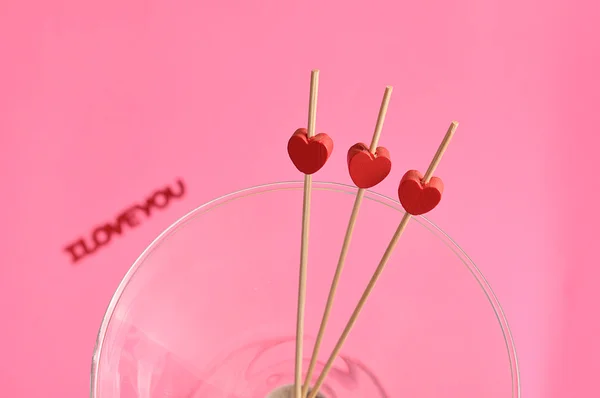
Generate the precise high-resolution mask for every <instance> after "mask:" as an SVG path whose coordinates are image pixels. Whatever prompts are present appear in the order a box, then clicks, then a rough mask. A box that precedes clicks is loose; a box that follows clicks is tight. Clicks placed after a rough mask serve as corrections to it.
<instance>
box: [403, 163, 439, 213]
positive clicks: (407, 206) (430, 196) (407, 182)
mask: <svg viewBox="0 0 600 398" xmlns="http://www.w3.org/2000/svg"><path fill="white" fill-rule="evenodd" d="M422 181H423V175H422V174H421V173H419V172H418V171H417V170H409V171H407V172H406V174H404V177H402V180H400V185H399V186H398V198H399V199H400V203H401V204H402V207H404V210H406V212H407V213H409V214H412V215H413V216H418V215H421V214H425V213H427V212H429V211H431V210H433V209H434V208H435V207H436V206H437V205H438V203H440V200H442V193H443V192H444V183H443V182H442V180H441V179H440V178H438V177H431V180H429V182H428V183H427V184H423V182H422Z"/></svg>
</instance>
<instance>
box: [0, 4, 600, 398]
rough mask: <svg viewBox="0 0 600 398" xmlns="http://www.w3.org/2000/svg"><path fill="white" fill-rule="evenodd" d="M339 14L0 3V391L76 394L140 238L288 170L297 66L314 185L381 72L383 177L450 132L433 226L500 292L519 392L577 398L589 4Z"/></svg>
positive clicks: (592, 388)
mask: <svg viewBox="0 0 600 398" xmlns="http://www.w3.org/2000/svg"><path fill="white" fill-rule="evenodd" d="M350 4H351V3H348V2H323V1H319V2H294V3H292V2H280V1H262V2H248V1H241V0H240V1H221V2H216V1H215V2H212V3H207V2H192V1H183V2H167V1H166V0H162V1H151V0H146V1H141V0H132V1H127V2H117V1H114V0H109V1H103V2H100V1H95V2H80V1H74V0H62V1H49V2H41V1H15V0H13V1H4V2H2V4H1V5H0V37H1V39H0V52H1V54H2V63H1V65H0V68H1V71H2V74H1V75H0V76H1V77H0V88H1V90H2V95H1V96H0V139H1V141H0V145H1V148H2V154H3V157H2V160H1V163H0V168H1V170H2V175H3V178H4V187H5V189H4V191H3V196H2V205H3V206H2V213H1V219H2V222H3V224H4V226H5V227H4V230H3V231H4V234H3V238H4V239H2V244H1V245H2V246H1V250H0V256H1V257H0V264H1V268H0V298H1V299H2V300H1V304H0V310H1V311H2V314H3V315H4V320H3V326H4V327H3V329H2V332H1V333H2V339H1V340H0V353H1V355H0V356H1V357H2V362H0V386H1V387H2V389H3V391H2V394H1V395H3V396H4V395H6V396H11V395H12V396H22V397H33V396H42V395H46V396H56V397H58V396H65V397H75V396H83V395H85V394H87V391H88V387H89V386H88V384H89V365H90V355H91V352H92V348H93V341H94V339H95V335H96V333H97V329H98V326H99V323H100V319H101V317H102V314H103V312H104V310H105V308H106V305H107V303H108V300H109V298H110V296H111V294H112V292H113V291H114V289H115V288H116V286H117V284H118V282H119V280H120V279H121V277H122V276H123V274H124V273H125V271H126V270H127V268H128V267H129V265H130V264H131V263H132V262H133V260H134V259H135V258H136V257H137V256H138V255H139V253H140V252H141V251H142V250H143V248H144V247H145V246H147V244H148V243H149V242H150V241H151V240H152V239H153V238H154V237H155V236H156V235H157V234H158V233H159V232H160V231H161V230H163V229H164V228H165V227H167V226H168V225H169V224H170V223H172V222H173V221H174V220H176V219H177V218H178V217H179V216H181V215H183V214H184V213H186V212H187V211H188V210H190V209H192V208H194V207H195V206H197V205H199V204H200V203H202V202H205V201H207V200H209V199H212V198H214V197H216V196H219V195H221V194H224V193H227V192H229V191H232V190H236V189H239V188H243V187H247V186H249V185H255V184H258V183H264V182H269V181H275V180H287V179H296V178H298V175H297V172H296V171H295V170H294V169H293V166H292V165H291V164H290V162H289V160H288V159H287V154H286V152H285V143H286V142H287V139H288V138H289V135H290V134H291V133H292V132H293V131H294V130H295V129H296V128H297V127H299V126H301V125H302V124H304V123H305V120H306V103H307V98H308V79H309V70H310V69H311V68H314V67H318V68H320V69H321V87H320V97H319V111H318V112H319V113H318V120H317V129H318V130H323V131H326V132H328V133H329V134H330V135H331V136H332V138H333V139H334V140H335V143H336V147H337V148H338V151H337V152H334V155H333V156H332V159H331V161H330V164H328V166H327V167H326V168H325V169H324V170H322V171H321V172H320V173H319V175H318V179H320V180H336V181H340V182H349V177H348V176H347V172H346V165H345V162H344V161H343V155H344V151H345V148H348V147H349V146H350V145H352V144H354V143H355V142H357V141H364V140H368V137H369V136H370V134H371V132H372V129H373V126H374V124H375V119H376V115H377V108H378V106H379V102H380V100H381V95H382V94H383V89H384V86H385V85H388V84H389V85H393V86H395V90H394V95H393V97H392V100H391V104H390V114H389V116H388V118H387V120H386V125H385V127H384V133H383V137H382V139H381V145H384V146H386V147H388V148H389V149H390V151H391V152H392V156H393V159H394V167H395V172H393V173H394V174H395V175H396V177H397V178H399V175H397V174H396V173H401V171H400V170H402V171H404V170H406V169H409V168H415V167H417V168H421V169H423V168H425V167H426V164H427V161H428V160H429V158H430V157H431V155H432V153H433V151H434V150H435V147H436V145H437V143H438V141H439V139H440V138H441V136H442V135H443V133H444V131H445V129H446V127H447V125H448V122H449V121H450V120H452V119H457V120H459V121H460V122H461V125H460V127H459V130H458V133H457V136H456V138H455V139H454V141H453V143H452V146H451V150H450V151H449V152H448V154H447V156H445V158H444V160H443V162H442V165H441V166H440V168H439V174H440V175H441V176H442V177H443V178H444V182H445V183H446V192H445V199H444V202H443V204H442V205H441V206H440V207H439V208H438V209H436V210H435V212H434V213H432V215H431V218H432V219H433V220H434V221H435V222H436V223H437V224H439V225H440V226H441V227H442V228H444V229H445V230H446V231H447V232H448V233H449V234H450V235H451V236H453V238H455V239H456V240H457V241H458V242H459V244H461V246H463V248H464V249H465V250H466V251H467V252H468V253H469V254H470V255H471V256H472V258H473V259H474V261H475V263H477V264H478V265H479V267H480V268H481V270H482V271H483V273H484V274H485V275H486V276H487V278H488V280H489V281H490V283H491V284H492V286H493V287H494V289H495V291H496V293H497V295H498V297H499V299H500V301H501V302H502V303H503V306H504V309H505V312H506V314H507V316H508V318H509V321H510V322H511V325H512V329H513V334H514V337H515V341H516V344H517V350H518V353H519V355H520V364H521V373H522V380H523V395H524V396H528V397H551V396H556V397H559V396H560V397H564V396H578V395H579V396H597V395H598V385H597V384H596V383H595V380H594V375H596V373H597V369H598V361H597V358H598V356H599V355H600V353H599V352H598V351H599V347H598V343H597V342H596V340H595V339H596V337H595V336H598V335H600V330H599V327H600V325H599V324H598V321H597V320H596V319H589V318H588V315H589V314H595V312H597V310H596V306H595V303H597V302H598V301H599V298H598V293H594V296H593V297H592V296H591V295H592V290H593V289H594V286H593V285H595V282H594V281H595V280H597V277H598V271H597V268H595V267H594V266H597V264H598V261H597V259H596V258H595V257H593V256H592V255H594V254H595V252H594V249H593V248H594V245H595V242H594V241H593V236H595V235H597V234H596V233H595V229H596V227H595V226H596V225H597V223H598V221H600V220H599V219H598V215H597V211H596V210H595V209H594V207H592V206H593V205H595V204H596V203H597V201H598V199H600V197H599V195H598V191H599V190H598V183H597V181H596V180H595V179H594V176H593V171H594V169H597V163H596V159H597V156H596V152H597V150H596V147H597V144H598V138H597V134H596V132H595V130H596V129H597V125H598V112H597V109H596V108H597V104H598V101H599V98H598V92H600V89H599V87H598V80H597V76H596V75H595V73H596V71H597V70H598V68H599V66H600V60H599V59H598V57H599V55H598V54H600V51H598V50H599V48H598V44H597V37H598V32H597V21H596V19H597V18H596V16H597V11H598V10H597V6H596V5H589V6H588V5H585V4H584V2H567V1H564V2H558V1H555V2H542V1H526V2H522V1H513V0H510V1H500V0H494V1H486V2H482V1H477V0H463V1H458V2H443V1H421V2H410V3H399V2H396V1H386V2H380V1H371V2H369V3H368V7H367V6H360V7H359V6H355V5H350ZM590 4H591V2H590ZM222 145H227V151H225V149H224V148H223V147H222ZM339 149H341V150H339ZM178 178H181V179H182V180H183V181H184V182H185V186H186V192H185V196H184V197H182V198H181V199H178V200H173V201H171V202H170V203H169V204H168V206H167V207H165V208H164V209H162V210H160V211H158V210H157V211H153V212H152V214H151V215H150V216H149V217H148V216H146V213H144V211H143V210H138V211H137V212H136V213H135V214H137V216H136V221H132V220H131V218H129V216H128V217H127V220H126V221H124V222H123V223H122V225H123V230H124V231H122V235H121V236H120V237H119V236H116V235H113V238H112V240H111V243H110V244H108V245H106V246H104V247H103V248H101V249H99V250H98V251H96V252H95V253H94V254H93V255H91V256H89V257H87V258H85V259H83V260H81V261H80V262H79V263H77V265H76V266H73V265H72V264H71V263H70V258H69V256H68V254H67V253H65V252H64V251H63V248H64V247H65V246H66V245H68V244H70V243H71V242H73V241H74V240H76V239H78V238H79V237H85V238H86V239H89V236H90V234H91V233H92V231H93V230H94V229H95V228H96V227H97V226H102V225H104V224H106V223H107V222H109V221H110V222H113V223H114V222H115V221H116V220H118V216H119V215H122V214H123V213H124V212H125V210H127V209H130V208H131V207H132V206H135V205H136V204H137V205H142V206H143V205H144V204H145V203H147V199H148V198H149V197H151V196H152V195H153V193H154V191H155V190H157V189H162V188H165V187H166V186H170V187H173V189H175V187H176V180H177V179H178ZM396 184H397V179H394V178H388V179H387V180H386V181H385V182H384V183H383V184H382V185H381V186H379V187H378V188H377V191H378V192H381V193H384V194H387V195H393V193H394V192H395V189H396ZM579 187H581V188H579ZM132 224H139V225H136V226H135V227H134V228H132V227H131V226H130V225H132ZM115 236H116V237H115Z"/></svg>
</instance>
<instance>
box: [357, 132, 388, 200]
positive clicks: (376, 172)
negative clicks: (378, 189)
mask: <svg viewBox="0 0 600 398" xmlns="http://www.w3.org/2000/svg"><path fill="white" fill-rule="evenodd" d="M347 158H348V171H349V172H350V178H352V181H353V182H354V184H355V185H356V186H357V187H359V188H364V189H367V188H371V187H374V186H375V185H377V184H379V183H380V182H381V181H383V180H384V179H385V177H387V176H388V174H390V171H391V170H392V161H391V159H390V151H388V150H387V149H386V148H384V147H382V146H380V147H377V150H376V151H375V154H372V153H371V151H370V150H369V148H368V147H367V146H366V145H365V144H363V143H358V144H355V145H353V146H351V147H350V149H349V150H348V157H347Z"/></svg>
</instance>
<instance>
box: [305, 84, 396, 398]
mask: <svg viewBox="0 0 600 398" xmlns="http://www.w3.org/2000/svg"><path fill="white" fill-rule="evenodd" d="M392 89H393V88H392V87H390V86H388V87H386V88H385V92H384V94H383V100H382V101H381V107H380V108H379V115H378V116H377V124H376V125H375V132H374V133H373V138H372V139H371V147H370V151H371V153H372V154H375V151H376V150H377V144H378V143H379V137H381V130H382V129H383V122H384V120H385V115H386V113H387V109H388V105H389V103H390V97H391V95H392ZM365 191H366V190H365V189H363V188H360V189H359V190H358V193H357V194H356V199H355V200H354V207H353V208H352V213H351V215H350V221H349V222H348V227H347V228H346V235H345V237H344V243H343V244H342V250H341V252H340V257H339V259H338V263H337V268H336V269H335V274H334V276H333V281H332V282H331V288H330V289H329V296H328V297H327V304H326V305H325V311H324V312H323V318H322V319H321V326H320V327H319V332H318V333H317V338H316V340H315V345H314V348H313V352H312V356H311V358H310V364H309V366H308V371H307V373H306V377H305V379H304V387H303V388H302V397H305V396H306V394H307V393H308V389H309V388H310V379H311V378H312V375H313V372H314V370H315V366H316V364H317V359H318V355H319V350H320V348H321V343H322V342H323V335H324V334H325V329H326V328H327V322H328V321H329V315H330V313H331V308H332V307H333V301H334V299H335V294H336V291H337V287H338V283H339V280H340V276H341V275H342V270H343V269H344V263H345V261H346V256H347V254H348V249H349V247H350V242H351V241H352V233H353V232H354V225H355V224H356V219H357V218H358V213H359V210H360V206H361V204H362V200H363V198H364V196H365Z"/></svg>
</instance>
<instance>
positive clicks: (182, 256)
mask: <svg viewBox="0 0 600 398" xmlns="http://www.w3.org/2000/svg"><path fill="white" fill-rule="evenodd" d="M302 189H303V184H302V182H285V183H276V184H270V185H264V186H258V187H254V188H250V189H246V190H243V191H239V192H236V193H232V194H229V195H226V196H224V197H221V198H219V199H216V200H214V201H212V202H209V203H207V204H205V205H203V206H201V207H199V208H197V209H196V210H194V211H192V212H191V213H189V214H188V215H186V216H185V217H183V218H182V219H180V220H179V221H177V222H176V223H175V224H173V225H172V226H171V227H170V228H168V229H167V230H166V231H165V232H163V233H162V234H161V235H160V236H159V237H158V238H157V239H156V240H155V241H154V242H153V243H152V244H151V245H150V246H149V247H148V248H147V249H146V250H145V251H144V253H143V254H142V255H141V256H140V258H139V259H138V260H137V261H136V262H135V264H133V266H132V267H131V269H130V270H129V271H128V273H127V274H126V275H125V277H124V279H123V281H122V282H121V284H120V286H119V287H118V289H117V291H116V293H115V294H114V296H113V298H112V300H111V302H110V304H109V307H108V310H107V312H106V315H105V317H104V319H103V321H102V325H101V328H100V332H99V335H98V340H97V343H96V347H95V352H94V356H93V364H92V376H91V396H92V397H94V398H116V397H122V398H131V397H141V398H155V397H186V398H203V397H210V398H221V397H222V398H264V397H266V396H268V395H269V393H270V392H271V391H273V390H275V389H277V388H279V387H281V386H283V385H286V384H289V383H291V382H293V373H294V335H295V325H296V323H295V322H296V300H297V286H298V264H299V253H300V226H301V216H302ZM356 191H357V190H356V188H354V187H350V186H345V185H340V184H333V183H314V184H313V193H312V212H311V228H310V245H309V253H310V254H309V262H308V282H307V302H306V319H305V333H306V335H305V343H304V357H305V366H304V369H305V370H306V367H307V363H308V360H309V356H310V354H311V352H312V344H313V341H314V337H315V334H316V332H317V330H318V327H319V323H320V320H321V316H322V313H323V308H324V304H325V301H326V298H327V293H328V290H329V286H330V282H331V278H332V276H333V273H334V269H335V266H336V263H337V258H338V255H339V251H340V248H341V244H342V241H343V237H344V233H345V229H346V226H347V223H348V219H349V216H350V212H351V209H352V205H353V203H354V198H355V195H356ZM402 215H403V210H402V208H401V206H400V205H399V203H398V202H397V201H395V200H392V199H389V198H387V197H384V196H381V195H378V194H376V193H372V192H368V193H367V194H366V195H365V200H364V201H363V205H362V207H361V211H360V214H359V217H358V221H357V224H356V228H355V232H354V236H353V241H352V244H351V246H350V251H349V254H348V259H347V262H346V266H345V268H344V272H343V275H342V278H341V281H340V286H339V289H338V294H337V296H336V297H337V298H336V301H335V305H334V308H333V311H332V315H331V319H330V321H329V326H328V328H327V333H326V337H325V339H324V342H323V346H322V349H321V354H320V356H319V367H320V366H322V365H323V363H324V362H325V361H326V360H327V358H328V356H329V353H330V352H331V350H332V347H333V345H334V344H335V342H336V340H337V338H338V336H339V334H340V333H341V330H342V329H343V327H344V325H345V323H346V321H347V320H348V317H349V315H350V313H351V311H352V309H353V308H354V306H355V304H356V302H357V301H358V298H359V296H360V295H361V293H362V291H363V289H364V287H365V286H366V284H367V282H368V280H369V278H370V276H371V274H372V272H373V270H374V269H375V267H376V265H377V263H378V262H379V259H380V257H381V255H382V254H383V252H384V250H385V247H386V245H387V244H388V242H389V240H390V238H391V236H392V235H393V233H394V231H395V229H396V227H397V225H398V222H399V221H400V219H401V217H402ZM319 367H318V368H317V371H316V372H315V376H318V374H319V372H318V370H319V369H320V368H319ZM321 392H322V394H323V396H324V397H326V398H335V397H340V398H342V397H343V398H352V397H361V398H365V397H370V398H377V397H419V398H433V397H436V398H438V397H451V398H454V397H456V398H458V397H460V398H468V397H478V398H479V397H486V398H509V397H513V398H516V397H519V396H520V394H519V377H518V370H517V359H516V355H515V349H514V345H513V341H512V338H511V335H510V331H509V327H508V324H507V321H506V318H505V316H504V314H503V313H502V309H501V307H500V304H499V303H498V300H497V299H496V297H495V296H494V294H493V292H492V290H491V288H490V287H489V285H488V284H487V282H486V281H485V279H484V277H483V275H482V274H481V273H480V272H479V270H478V269H477V267H476V266H475V265H474V264H473V262H472V261H471V260H470V259H469V258H468V257H467V255H466V254H465V253H464V252H463V251H462V250H461V249H460V248H459V247H458V246H457V245H456V244H455V243H454V242H453V241H452V240H451V239H450V238H449V237H448V236H447V235H446V234H445V233H443V232H442V231H441V230H440V229H439V228H437V227H436V226H435V225H433V224H432V223H431V222H430V221H428V220H427V219H426V218H424V217H415V218H414V219H413V220H412V221H411V222H410V224H409V225H408V228H407V229H406V231H405V233H404V235H403V236H402V238H401V239H400V241H399V243H398V246H397V248H396V250H395V252H394V254H393V256H392V258H391V260H390V262H389V263H388V265H387V267H386V269H385V271H384V273H383V275H382V277H381V279H380V280H379V282H378V284H377V286H376V288H375V290H374V292H373V294H372V296H371V297H370V298H369V300H368V302H367V304H366V306H365V308H364V311H363V313H362V315H361V316H360V318H359V319H358V322H357V323H356V325H355V327H354V329H353V331H352V333H351V335H350V337H349V339H348V340H347V342H346V344H345V346H344V348H343V350H342V352H341V355H340V357H339V359H338V360H337V362H336V363H335V367H334V370H333V371H332V372H331V373H330V375H329V377H328V378H327V382H326V384H325V385H324V387H323V388H322V390H321Z"/></svg>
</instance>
